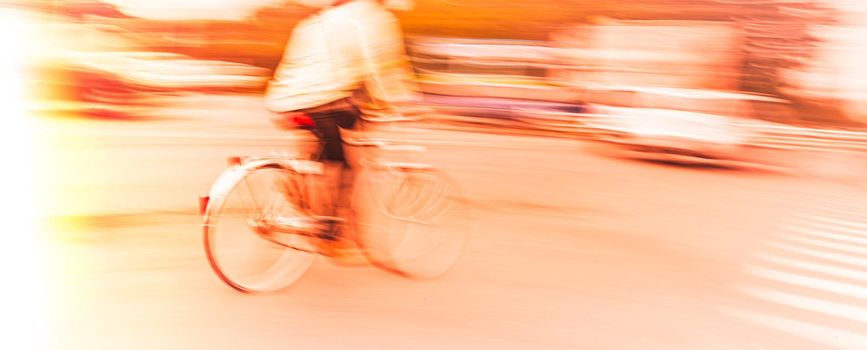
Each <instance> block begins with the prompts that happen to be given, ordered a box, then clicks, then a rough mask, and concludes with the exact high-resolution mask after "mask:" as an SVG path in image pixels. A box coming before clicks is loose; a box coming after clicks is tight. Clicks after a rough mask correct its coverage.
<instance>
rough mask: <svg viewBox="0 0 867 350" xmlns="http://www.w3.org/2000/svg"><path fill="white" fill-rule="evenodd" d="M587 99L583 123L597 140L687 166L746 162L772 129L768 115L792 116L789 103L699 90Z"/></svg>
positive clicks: (605, 91)
mask: <svg viewBox="0 0 867 350" xmlns="http://www.w3.org/2000/svg"><path fill="white" fill-rule="evenodd" d="M588 99H589V100H590V101H591V102H594V103H592V104H591V105H590V107H589V111H590V113H591V114H589V115H588V117H587V119H586V120H585V123H587V124H588V125H589V126H591V127H592V128H594V129H596V130H598V133H597V135H598V139H599V140H601V141H605V142H609V143H613V144H616V145H617V146H619V147H618V148H619V149H620V150H622V151H626V154H628V155H629V156H633V157H637V158H642V159H652V160H665V161H673V162H685V163H696V162H698V163H703V162H708V163H713V162H715V161H747V160H748V159H749V152H746V151H747V150H748V149H749V148H751V147H753V146H754V145H757V144H760V143H761V139H762V132H761V130H762V129H763V127H767V126H770V125H774V123H773V122H770V121H767V120H768V119H770V118H769V116H767V115H765V113H767V112H768V111H776V112H777V113H787V111H788V109H787V108H785V105H787V104H788V102H787V101H785V100H781V99H777V98H772V97H767V96H762V95H754V94H746V93H737V92H726V91H714V90H701V89H681V88H652V87H605V88H597V89H594V91H592V92H590V93H588ZM768 105H777V108H774V107H770V106H768ZM778 117H779V116H778ZM780 118H781V117H780ZM763 119H764V120H763Z"/></svg>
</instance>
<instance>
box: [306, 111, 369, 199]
mask: <svg viewBox="0 0 867 350" xmlns="http://www.w3.org/2000/svg"><path fill="white" fill-rule="evenodd" d="M308 115H309V116H310V119H313V123H314V124H315V130H314V132H315V133H316V135H317V136H318V137H319V139H320V141H321V142H322V147H323V148H322V154H321V155H320V161H323V162H333V163H338V164H340V165H341V166H337V169H338V170H337V171H338V173H335V174H333V176H335V179H334V180H335V181H336V184H334V185H336V186H335V187H332V188H335V189H336V191H335V192H332V194H333V195H334V196H333V197H332V198H333V199H332V205H331V208H330V209H331V210H333V212H332V213H331V215H335V216H340V215H341V213H340V211H341V210H345V209H347V208H349V198H350V197H351V196H350V194H351V193H350V192H351V190H352V184H353V182H354V181H355V172H354V171H353V169H352V168H350V167H349V163H348V162H347V161H346V157H345V156H344V154H343V141H342V138H341V137H340V128H343V129H350V128H352V127H353V126H355V123H356V121H357V120H358V116H359V111H358V110H357V109H355V108H351V109H338V110H332V111H324V112H311V113H308ZM341 208H343V209H341Z"/></svg>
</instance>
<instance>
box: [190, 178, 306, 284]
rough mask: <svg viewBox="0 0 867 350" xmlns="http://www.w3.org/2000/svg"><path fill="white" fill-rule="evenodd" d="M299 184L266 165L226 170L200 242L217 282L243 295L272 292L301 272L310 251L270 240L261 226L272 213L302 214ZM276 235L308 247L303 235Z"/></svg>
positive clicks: (215, 190)
mask: <svg viewBox="0 0 867 350" xmlns="http://www.w3.org/2000/svg"><path fill="white" fill-rule="evenodd" d="M302 185H303V178H302V176H301V175H299V174H296V173H294V172H292V171H289V170H287V169H284V168H282V167H280V166H278V165H276V164H268V163H266V164H259V165H252V166H248V165H245V166H241V167H238V168H235V169H230V170H227V172H226V173H224V174H223V175H222V176H221V177H220V178H219V179H218V180H217V182H216V183H215V184H214V187H213V189H212V192H211V199H210V201H209V203H208V208H207V211H206V213H205V216H204V243H205V253H206V254H207V257H208V262H209V263H210V265H211V268H212V269H213V270H214V272H215V273H216V274H217V276H218V277H220V279H221V280H223V282H225V283H226V284H228V285H229V286H231V287H232V288H234V289H236V290H238V291H241V292H245V293H250V292H273V291H278V290H281V289H283V288H286V287H288V286H289V285H291V284H292V283H293V282H295V281H296V280H297V279H298V278H300V277H301V276H302V275H303V274H304V272H305V271H307V269H308V268H309V267H310V265H311V264H312V263H313V261H314V259H315V257H316V256H315V254H312V253H309V252H307V251H302V250H298V249H292V248H287V247H286V246H284V245H280V244H277V243H274V242H273V241H271V240H269V239H268V238H269V237H268V236H267V235H269V234H271V233H270V232H267V231H266V230H264V229H263V225H261V223H263V222H267V220H270V219H272V218H274V217H276V216H278V215H280V216H293V215H294V216H303V215H305V213H304V210H303V209H304V208H303V204H304V203H303V200H304V194H303V193H302V192H301V191H302V189H303V187H302ZM280 238H281V239H280V242H281V243H283V242H288V243H289V244H290V245H292V246H296V247H297V248H300V249H309V250H312V247H311V246H310V243H309V242H307V239H306V238H305V237H303V236H300V235H291V236H290V237H280Z"/></svg>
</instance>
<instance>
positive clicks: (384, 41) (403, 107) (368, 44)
mask: <svg viewBox="0 0 867 350" xmlns="http://www.w3.org/2000/svg"><path fill="white" fill-rule="evenodd" d="M356 27H357V28H358V31H357V33H358V45H359V51H360V56H361V57H360V59H361V64H362V65H363V67H364V75H365V86H366V87H367V90H368V94H370V96H369V97H370V98H371V99H372V100H373V101H372V102H374V103H375V104H376V105H377V106H378V107H381V109H383V110H384V112H386V113H394V114H402V113H407V112H409V108H407V107H408V106H411V105H414V104H416V103H418V102H419V101H420V100H421V98H420V96H419V94H418V88H417V85H416V80H415V74H414V73H413V71H412V66H411V64H410V61H409V57H408V56H407V54H406V49H405V46H404V39H403V35H402V33H401V29H400V24H399V22H398V21H397V19H396V18H394V17H389V20H388V21H383V22H382V23H376V24H375V26H374V27H371V28H365V27H363V26H356Z"/></svg>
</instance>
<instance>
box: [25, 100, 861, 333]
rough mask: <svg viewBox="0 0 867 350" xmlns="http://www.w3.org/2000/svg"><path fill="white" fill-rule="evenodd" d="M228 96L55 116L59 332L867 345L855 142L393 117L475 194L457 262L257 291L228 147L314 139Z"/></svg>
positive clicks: (54, 304) (349, 272)
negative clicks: (757, 140) (249, 291)
mask: <svg viewBox="0 0 867 350" xmlns="http://www.w3.org/2000/svg"><path fill="white" fill-rule="evenodd" d="M207 101H211V100H207ZM221 101H223V102H222V104H221V105H215V104H214V103H213V102H209V103H202V102H201V101H199V100H196V99H191V100H188V101H187V102H183V103H181V102H178V103H176V104H175V106H173V107H172V108H170V109H169V108H167V109H166V110H165V111H163V112H164V116H165V118H164V119H161V120H155V121H139V122H108V121H69V120H61V119H46V120H44V121H43V124H42V127H43V129H42V130H43V133H42V134H41V135H42V137H44V139H45V140H47V141H46V142H48V143H49V144H51V145H52V147H50V148H48V149H50V150H54V151H52V152H48V151H44V152H43V153H41V154H42V155H43V156H44V157H45V159H46V161H47V162H50V163H51V164H56V165H57V167H58V169H66V171H65V172H64V174H65V175H63V176H60V175H57V176H51V177H50V179H49V180H48V181H49V182H50V186H49V187H48V188H49V189H50V191H48V192H49V194H48V195H46V196H49V197H47V198H50V199H51V200H46V201H45V202H50V205H48V206H46V211H45V215H46V216H50V217H51V219H50V220H49V223H51V229H50V230H48V231H46V234H47V236H46V237H47V239H46V240H45V242H47V243H45V247H43V248H44V249H45V250H46V251H47V252H50V254H49V255H50V256H51V259H50V261H49V262H48V266H49V275H48V277H49V279H50V285H51V289H50V290H51V291H50V293H49V296H50V304H49V305H50V306H51V307H50V308H49V316H50V318H49V319H50V323H49V324H46V327H45V328H46V329H45V334H46V338H47V339H48V341H49V344H50V345H52V346H54V347H57V348H67V349H74V348H90V349H117V348H123V349H155V348H159V349H239V348H250V349H273V348H297V349H444V348H467V349H485V348H502V349H505V348H509V349H511V348H515V349H532V348H543V349H606V350H607V349H708V350H716V349H720V350H722V349H731V350H752V349H756V350H759V349H865V348H867V248H865V247H867V230H865V229H867V218H865V216H864V215H863V212H864V208H865V207H867V189H865V188H864V187H863V186H861V185H860V184H859V182H858V181H857V180H860V179H862V174H861V173H858V172H857V171H855V169H857V167H856V166H853V165H852V164H859V162H860V160H858V159H857V158H854V157H852V156H847V155H822V156H816V155H791V154H789V155H785V157H790V158H791V159H795V160H796V161H794V162H789V164H795V163H799V164H804V163H809V164H811V166H810V168H812V169H821V170H822V171H818V172H812V173H809V174H807V173H804V172H801V173H800V174H786V173H775V172H769V171H757V170H737V169H715V168H703V167H677V166H671V165H665V164H654V163H646V162H639V161H633V160H625V159H614V158H610V157H605V156H601V155H600V152H596V151H597V150H596V149H595V147H598V146H595V145H593V144H590V143H585V142H579V141H576V140H571V139H567V138H543V137H532V136H514V135H511V136H510V135H496V134H479V133H468V132H460V131H444V130H430V129H426V128H425V127H424V125H416V126H413V127H412V128H411V129H409V130H400V131H399V132H396V131H383V133H384V135H389V136H390V137H392V138H397V139H401V138H402V139H413V140H416V141H418V142H420V143H423V144H425V145H427V146H428V147H429V149H430V151H429V152H428V154H427V155H426V156H425V157H426V160H427V161H430V162H431V163H434V164H436V165H438V166H439V167H441V168H442V169H444V170H446V171H447V172H448V173H449V174H451V175H452V176H453V177H454V178H455V179H456V180H457V181H458V182H459V183H460V185H461V186H462V187H463V188H464V190H465V192H466V194H467V196H468V198H469V199H471V200H472V203H473V207H474V212H473V222H474V230H473V232H472V235H471V238H470V241H469V244H468V246H467V249H466V252H465V255H464V256H463V258H462V260H461V261H460V262H459V264H458V265H457V266H456V267H455V269H454V270H452V271H451V272H450V273H449V274H447V275H446V276H444V277H442V278H440V279H436V280H430V281H410V280H405V279H402V278H400V277H398V276H394V275H391V274H388V273H385V272H382V271H379V270H376V269H374V268H370V267H353V268H344V267H338V266H336V265H334V264H332V263H330V262H328V261H326V260H324V259H321V260H319V261H317V262H316V263H315V264H314V266H313V268H312V269H311V270H310V271H309V272H308V274H307V275H306V276H305V277H303V278H302V279H301V280H300V281H299V282H298V283H297V284H295V285H294V286H292V287H291V288H290V289H288V290H286V291H284V292H281V293H276V294H269V295H243V294H240V293H237V292H235V291H233V290H231V289H229V288H228V287H226V286H225V285H223V284H222V283H221V282H220V281H219V280H218V279H217V278H216V277H215V276H214V274H213V273H212V272H211V271H210V270H209V267H208V265H207V263H206V260H205V256H204V253H203V250H202V244H201V235H200V228H199V218H198V217H197V215H195V205H196V197H195V196H196V195H197V194H199V193H202V192H204V191H205V190H207V187H208V185H209V183H210V181H212V180H213V179H214V178H215V177H216V176H217V175H218V174H219V172H220V170H221V169H222V168H223V164H224V162H223V159H224V158H225V157H226V156H229V155H235V154H248V153H249V154H255V153H261V152H267V151H268V150H270V149H274V148H276V146H275V143H276V142H277V141H283V140H285V141H286V144H285V145H287V146H286V147H287V148H288V147H290V145H291V142H290V141H293V140H294V141H297V138H296V137H294V136H287V135H282V134H276V133H274V132H272V131H270V129H269V128H270V126H268V124H267V117H266V115H265V114H264V113H263V112H261V110H260V108H259V107H258V104H257V103H256V102H255V101H253V102H251V101H250V100H249V99H231V98H226V99H222V100H221ZM279 146H280V147H283V144H280V145H279ZM807 160H809V161H807ZM819 164H821V166H819ZM828 169H834V170H833V171H830V172H829V171H826V170H828ZM58 174H59V173H58ZM805 174H806V175H805ZM829 174H830V175H833V176H823V175H829Z"/></svg>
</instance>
